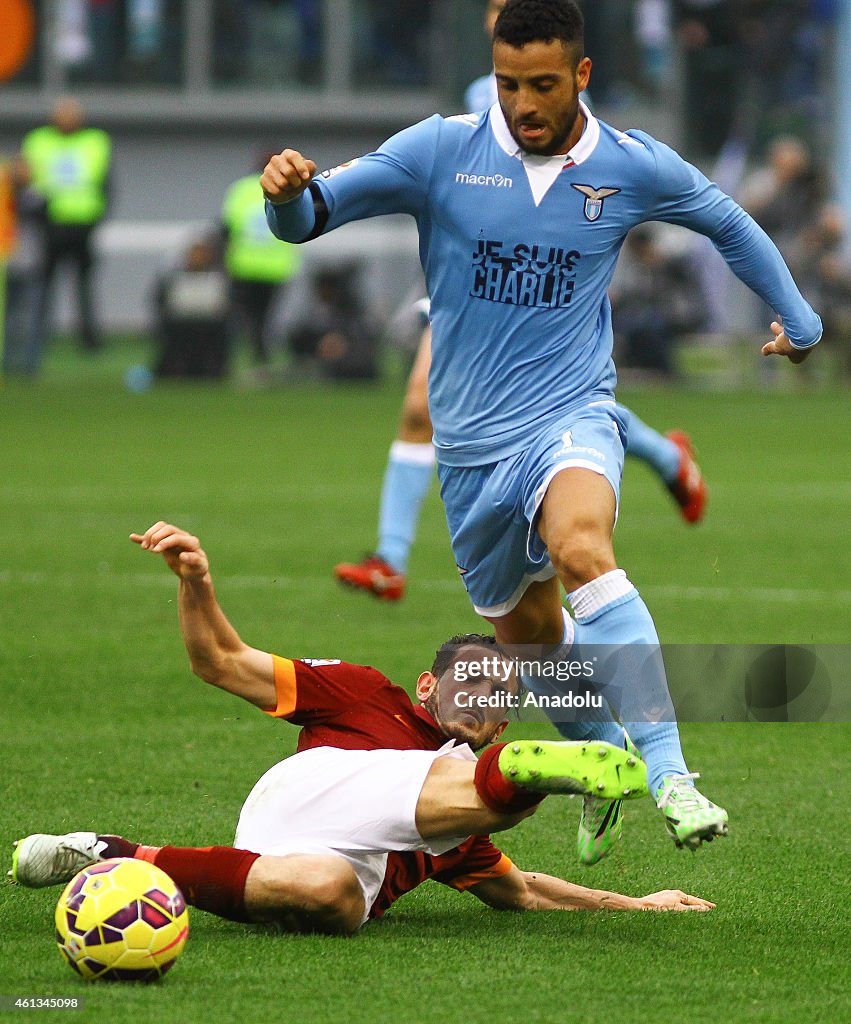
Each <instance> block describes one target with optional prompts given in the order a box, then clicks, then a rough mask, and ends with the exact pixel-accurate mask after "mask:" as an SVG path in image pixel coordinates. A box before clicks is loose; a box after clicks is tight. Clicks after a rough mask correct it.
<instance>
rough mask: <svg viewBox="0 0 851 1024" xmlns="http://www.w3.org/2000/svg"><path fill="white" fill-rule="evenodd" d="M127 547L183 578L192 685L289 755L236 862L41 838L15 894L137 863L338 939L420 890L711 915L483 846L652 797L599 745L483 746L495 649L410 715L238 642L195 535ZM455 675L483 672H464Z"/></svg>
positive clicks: (356, 669) (503, 673) (471, 641)
mask: <svg viewBox="0 0 851 1024" xmlns="http://www.w3.org/2000/svg"><path fill="white" fill-rule="evenodd" d="M131 539H132V540H133V541H135V542H136V543H137V544H139V545H140V546H141V547H142V548H143V549H145V550H148V551H152V552H154V553H158V554H161V555H163V557H164V558H165V560H166V562H167V563H168V565H169V567H170V568H171V569H172V571H173V572H174V573H175V574H176V575H177V576H178V578H179V580H180V584H179V593H178V608H179V619H180V627H181V631H182V633H183V638H184V642H185V644H186V649H187V651H188V653H189V658H190V663H191V666H192V668H193V670H194V671H195V672H196V674H198V675H199V676H201V678H202V679H204V680H205V681H206V682H208V683H211V684H212V685H214V686H218V687H221V688H222V689H225V690H227V691H229V692H230V693H234V694H236V695H237V696H240V697H242V698H243V699H244V700H247V701H248V702H249V703H251V704H253V705H255V706H256V707H258V708H260V709H261V710H263V711H265V712H266V713H267V714H270V715H273V716H275V717H278V718H283V719H285V720H287V721H289V722H292V723H293V724H294V725H298V726H300V727H301V733H300V735H299V740H298V751H297V753H296V754H294V755H293V756H292V757H289V758H286V759H284V760H283V761H281V762H280V763H279V764H277V765H274V766H273V767H272V768H270V769H269V771H268V772H266V774H265V775H264V776H263V777H262V778H261V779H260V780H259V781H258V783H257V785H256V786H255V787H254V789H253V790H252V792H251V793H250V794H249V796H248V799H247V800H246V802H245V804H244V806H243V808H242V812H241V814H240V819H239V823H238V825H237V832H236V840H235V843H234V846H233V847H225V846H214V847H204V848H195V847H173V846H164V847H148V846H143V845H140V844H137V843H135V842H131V841H129V840H127V839H124V838H123V837H120V836H110V835H100V834H97V833H94V832H77V833H70V834H68V835H66V836H47V835H44V834H35V835H32V836H28V837H27V838H26V839H23V840H21V841H20V843H18V844H17V848H16V851H15V854H14V857H13V866H12V871H11V872H10V874H11V876H12V877H13V879H14V880H15V881H18V882H20V883H22V884H24V885H28V886H31V887H41V886H45V885H54V884H59V883H60V882H64V881H67V880H68V879H69V878H71V877H73V875H74V874H75V873H76V872H77V871H78V870H80V869H81V868H83V867H85V866H86V865H87V864H89V863H92V862H94V861H98V860H101V859H104V858H107V857H116V856H118V857H137V858H141V859H146V860H150V861H152V862H153V863H155V864H156V865H157V866H158V867H161V868H162V869H163V870H164V871H166V872H167V873H168V874H169V875H170V876H171V877H172V878H173V879H174V881H175V882H176V883H177V884H178V886H180V888H181V889H182V890H183V893H184V895H185V896H186V898H187V901H188V902H189V903H190V904H192V905H194V906H197V907H200V908H201V909H203V910H207V911H209V912H212V913H215V914H219V915H220V916H224V917H228V918H231V919H234V920H240V921H277V922H278V923H279V924H282V925H283V926H284V927H287V928H289V929H291V930H296V931H326V932H339V933H351V932H354V931H356V930H357V929H358V928H360V927H361V925H362V924H364V922H365V921H367V920H369V919H370V918H375V917H381V916H382V915H383V914H384V913H385V911H386V910H387V908H388V907H389V906H390V905H391V904H392V903H393V902H394V900H396V899H398V898H399V896H401V895H403V894H404V893H406V892H409V891H410V890H411V889H414V888H416V886H418V885H419V884H420V883H421V882H423V881H425V880H426V879H434V880H436V881H439V882H442V883H444V884H446V885H449V886H451V887H453V888H455V889H457V890H459V891H470V892H472V893H473V894H474V895H475V896H477V897H478V898H479V899H481V900H482V901H483V902H484V903H487V904H488V905H490V906H492V907H495V908H497V909H505V910H544V909H552V910H556V909H560V910H593V909H618V910H630V909H634V910H709V909H711V908H712V906H713V904H711V903H709V902H708V901H706V900H703V899H700V898H698V897H695V896H689V895H687V894H686V893H683V892H680V891H679V890H664V891H662V892H658V893H652V894H650V895H649V896H644V897H637V898H633V897H629V896H623V895H621V894H618V893H612V892H605V891H602V890H595V889H588V888H585V887H584V886H579V885H574V884H572V883H570V882H567V881H565V880H563V879H560V878H555V877H552V876H549V875H544V874H541V873H539V872H526V871H521V870H520V869H519V868H517V867H516V866H515V865H514V864H513V863H512V862H511V861H510V860H509V859H508V858H507V857H506V856H505V855H504V854H502V853H501V852H500V851H499V850H498V849H497V848H496V847H495V846H494V845H493V844H492V843H491V841H490V839H489V838H488V836H489V834H490V833H491V832H496V831H501V830H504V829H507V828H511V827H513V826H514V825H516V824H517V823H518V822H520V821H521V820H522V819H523V818H526V817H528V816H529V815H531V814H533V813H534V811H535V809H536V807H537V805H538V804H539V803H540V801H541V800H542V799H543V798H544V795H545V794H546V793H547V792H567V793H571V792H579V793H590V792H599V794H600V796H601V797H603V798H606V799H610V800H611V799H617V798H620V797H622V796H623V797H630V796H640V795H643V794H644V793H646V792H647V788H646V777H645V769H644V765H643V764H642V763H641V762H640V761H638V760H637V759H636V758H635V757H634V756H633V755H632V754H631V753H630V752H629V751H624V750H619V749H618V748H616V747H613V746H610V745H609V744H605V743H599V742H598V743H589V744H586V743H575V744H564V743H547V742H546V741H541V742H535V741H528V740H526V741H523V740H520V741H516V742H514V743H512V744H494V745H489V744H492V743H493V741H494V740H496V739H497V738H498V737H499V735H500V734H501V733H502V731H503V730H504V729H505V727H506V725H507V724H508V720H507V718H506V711H505V709H506V708H507V707H511V706H512V698H516V696H517V690H518V684H517V681H516V678H515V677H514V675H513V674H512V672H511V671H510V664H509V662H508V661H507V660H505V659H504V656H502V655H501V653H500V652H499V651H498V649H497V648H496V646H495V643H494V640H493V638H492V637H485V636H481V635H478V634H468V635H465V636H463V637H454V638H453V639H452V640H451V641H447V642H446V643H445V644H443V645H442V646H441V648H440V649H439V650H438V652H437V657H436V659H435V662H434V664H433V666H432V669H431V671H428V672H423V673H421V674H420V676H419V678H418V679H417V684H416V693H417V697H418V698H419V700H420V704H419V705H415V704H414V703H413V702H412V701H411V699H410V697H409V696H408V695H407V693H406V692H405V691H404V690H403V689H401V688H400V687H398V686H394V685H393V684H392V683H391V682H390V681H389V680H388V679H387V678H385V677H384V676H383V675H382V674H381V673H380V672H378V671H377V670H376V669H374V668H369V667H366V666H359V665H350V664H346V663H344V662H340V661H293V660H289V659H286V658H281V657H278V656H277V655H273V654H270V653H267V652H264V651H260V650H257V649H256V648H253V647H250V646H248V645H247V644H245V643H244V642H243V641H242V640H241V639H240V637H239V635H238V634H237V632H236V630H235V629H234V628H233V626H232V625H231V624H230V622H229V621H228V620H227V618H226V617H225V614H224V612H223V611H222V609H221V607H220V606H219V603H218V600H217V599H216V595H215V591H214V588H213V583H212V578H211V576H210V571H209V562H208V559H207V556H206V554H205V552H204V551H203V550H202V548H201V545H200V542H199V541H198V538H197V537H194V536H192V535H191V534H189V533H187V532H186V531H184V530H181V529H180V528H179V527H176V526H172V525H170V524H168V523H164V522H158V523H156V524H155V525H154V526H152V527H151V528H150V529H149V530H147V531H146V532H145V533H144V534H132V535H131ZM462 659H463V660H464V663H465V664H466V665H467V666H469V665H470V664H471V663H473V662H475V663H476V665H477V668H479V669H482V671H479V672H476V673H473V672H469V673H466V672H465V673H459V672H458V671H456V670H457V668H458V667H459V666H460V664H461V660H462ZM494 697H495V698H496V699H495V700H491V701H489V698H494ZM459 698H461V699H459ZM482 748H486V749H485V750H484V753H483V754H482V755H481V757H479V758H478V759H477V758H476V756H475V755H474V754H473V750H479V749H482ZM625 786H626V788H624V787H625Z"/></svg>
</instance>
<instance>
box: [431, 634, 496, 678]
mask: <svg viewBox="0 0 851 1024" xmlns="http://www.w3.org/2000/svg"><path fill="white" fill-rule="evenodd" d="M461 647H485V648H492V649H493V650H494V651H497V650H498V644H497V642H496V637H495V636H490V635H489V634H487V633H457V634H456V635H455V636H451V637H450V638H449V639H448V640H445V641H444V642H443V643H442V644H441V645H440V647H438V649H437V651H436V652H435V655H434V663H433V664H432V666H431V672H432V675H435V676H437V678H438V679H439V678H440V677H441V676H442V675H443V673H444V672H445V671H446V670H447V669H448V668H449V666H450V665H451V664H452V662H453V660H454V659H455V655H456V654H457V653H458V651H459V649H460V648H461Z"/></svg>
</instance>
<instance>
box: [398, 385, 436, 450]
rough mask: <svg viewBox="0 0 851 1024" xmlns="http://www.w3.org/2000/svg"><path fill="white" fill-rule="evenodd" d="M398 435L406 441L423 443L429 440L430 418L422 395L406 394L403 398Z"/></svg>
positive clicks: (426, 403)
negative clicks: (411, 440) (413, 440)
mask: <svg viewBox="0 0 851 1024" xmlns="http://www.w3.org/2000/svg"><path fill="white" fill-rule="evenodd" d="M400 433H401V434H402V435H403V436H405V437H406V438H407V439H412V438H416V439H417V440H419V441H423V443H425V442H428V441H430V440H431V434H432V426H431V417H430V416H429V412H428V402H427V401H426V399H425V396H424V395H423V396H421V395H419V394H417V395H411V394H408V395H406V396H405V402H404V404H403V406H402V422H401V426H400Z"/></svg>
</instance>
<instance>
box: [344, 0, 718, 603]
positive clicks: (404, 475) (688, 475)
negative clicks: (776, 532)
mask: <svg viewBox="0 0 851 1024" xmlns="http://www.w3.org/2000/svg"><path fill="white" fill-rule="evenodd" d="M505 4H506V0H488V3H487V6H486V8H485V17H484V30H485V33H486V35H487V37H488V39H491V38H492V37H493V30H494V26H495V25H496V19H497V18H498V17H499V14H500V12H501V11H502V9H503V7H505ZM586 100H587V94H586ZM496 102H497V91H496V78H495V76H494V74H493V72H490V74H487V75H482V77H481V78H477V79H476V80H475V81H474V82H471V84H470V86H469V87H468V89H467V91H466V92H465V94H464V109H465V110H470V111H474V110H485V109H487V108H488V107H492V106H493V105H494V103H496ZM416 305H417V307H418V309H419V310H420V311H421V312H422V313H424V314H425V315H427V313H428V299H423V300H421V302H418V303H417V304H416ZM423 306H424V307H425V308H424V309H423V308H422V307H423ZM430 363H431V328H430V327H427V328H426V329H425V330H424V332H423V335H422V338H421V340H420V344H419V347H418V349H417V353H416V358H415V360H414V364H413V367H412V369H411V373H410V375H409V377H408V384H407V387H406V389H405V398H404V401H403V404H402V415H401V420H400V423H399V429H398V431H397V434H396V438H395V439H394V441H393V444H392V445H391V446H390V452H389V454H388V458H387V466H386V468H385V471H384V480H383V483H382V487H381V502H380V506H379V513H378V543H377V546H376V548H375V551H374V553H373V554H369V555H367V556H366V557H365V558H363V559H362V560H361V561H359V562H341V563H340V564H339V565H336V566H335V567H334V575H335V576H336V577H337V579H338V580H340V582H341V583H344V584H346V585H347V586H350V587H354V588H356V589H358V590H361V591H365V592H366V593H369V594H373V595H374V596H375V597H377V598H378V599H379V600H382V601H399V600H401V598H402V597H404V594H405V586H406V573H407V571H408V558H409V556H410V553H411V548H412V546H413V544H414V539H415V538H416V533H417V524H418V523H419V517H420V510H421V508H422V505H423V502H424V501H425V499H426V496H427V494H428V491H429V488H430V487H431V482H432V478H433V477H434V463H435V452H434V445H433V444H432V443H431V440H432V434H433V429H432V425H431V419H430V418H429V412H428V399H427V386H428V373H429V368H430ZM619 412H620V415H621V417H623V418H624V419H625V420H626V454H627V456H631V457H632V458H636V459H639V460H640V461H642V462H644V463H645V464H646V465H647V466H649V467H650V469H652V470H653V472H654V473H656V475H657V476H658V477H659V479H660V480H661V481H662V482H663V483H664V485H665V487H666V488H667V490H668V491H669V492H670V494H671V495H672V497H673V498H674V500H675V501H676V503H677V505H678V507H679V509H680V514H681V515H682V517H683V519H684V520H685V521H686V522H687V523H699V522H700V521H701V520H702V518H703V515H704V512H705V510H706V502H707V495H708V492H707V487H706V481H705V480H704V479H703V474H702V473H701V472H700V468H699V467H698V465H697V463H696V462H695V461H694V458H693V452H692V447H691V439H690V438H689V436H688V435H687V434H684V433H683V432H682V431H679V430H672V431H669V432H668V433H667V434H660V433H659V432H658V431H657V430H654V429H653V428H652V427H650V426H648V425H647V424H646V423H644V422H643V420H641V419H640V418H639V417H638V416H636V415H635V413H634V412H632V410H630V409H627V407H626V406H624V405H621V406H619Z"/></svg>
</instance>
